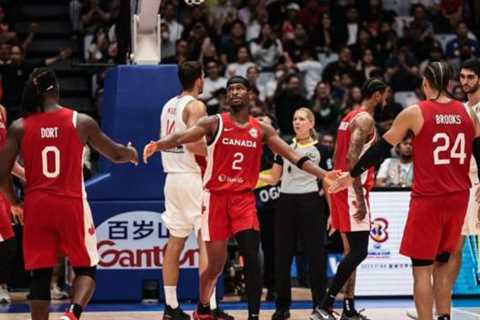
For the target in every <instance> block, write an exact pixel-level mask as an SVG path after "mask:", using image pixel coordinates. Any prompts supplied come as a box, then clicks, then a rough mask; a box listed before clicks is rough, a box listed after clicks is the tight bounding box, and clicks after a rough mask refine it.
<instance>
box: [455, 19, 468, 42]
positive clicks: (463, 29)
mask: <svg viewBox="0 0 480 320" xmlns="http://www.w3.org/2000/svg"><path fill="white" fill-rule="evenodd" d="M457 34H458V37H459V38H463V39H466V38H467V37H468V27H467V24H466V23H465V22H460V23H459V24H458V27H457Z"/></svg>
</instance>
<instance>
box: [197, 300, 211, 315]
mask: <svg viewBox="0 0 480 320" xmlns="http://www.w3.org/2000/svg"><path fill="white" fill-rule="evenodd" d="M197 312H198V313H200V314H209V313H210V312H211V311H210V303H207V304H202V303H200V302H199V303H198V305H197Z"/></svg>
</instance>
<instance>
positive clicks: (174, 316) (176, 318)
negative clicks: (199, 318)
mask: <svg viewBox="0 0 480 320" xmlns="http://www.w3.org/2000/svg"><path fill="white" fill-rule="evenodd" d="M162 319H163V320H190V316H189V315H188V314H186V313H185V312H184V311H183V310H182V308H180V306H178V307H176V308H175V309H173V308H172V307H170V306H169V305H165V310H163V318H162Z"/></svg>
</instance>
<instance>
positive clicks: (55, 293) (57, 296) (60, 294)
mask: <svg viewBox="0 0 480 320" xmlns="http://www.w3.org/2000/svg"><path fill="white" fill-rule="evenodd" d="M50 296H51V297H52V299H53V300H65V299H68V298H69V295H68V293H67V292H65V291H62V289H60V287H59V286H58V285H57V284H54V285H53V287H52V288H51V289H50Z"/></svg>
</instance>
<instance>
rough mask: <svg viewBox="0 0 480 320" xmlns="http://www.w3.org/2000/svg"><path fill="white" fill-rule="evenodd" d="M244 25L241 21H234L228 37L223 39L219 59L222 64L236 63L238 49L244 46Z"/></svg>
mask: <svg viewBox="0 0 480 320" xmlns="http://www.w3.org/2000/svg"><path fill="white" fill-rule="evenodd" d="M246 44H247V43H246V41H245V25H244V24H243V22H242V21H241V20H235V21H234V22H233V23H232V27H231V29H230V36H228V37H226V38H225V39H223V41H222V43H221V46H220V47H221V48H222V49H221V57H222V58H221V59H222V62H223V64H227V63H232V62H234V61H236V59H237V55H238V49H239V48H240V47H243V46H245V45H246Z"/></svg>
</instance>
